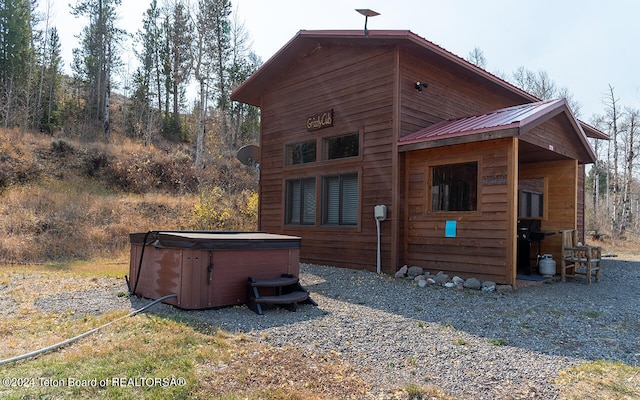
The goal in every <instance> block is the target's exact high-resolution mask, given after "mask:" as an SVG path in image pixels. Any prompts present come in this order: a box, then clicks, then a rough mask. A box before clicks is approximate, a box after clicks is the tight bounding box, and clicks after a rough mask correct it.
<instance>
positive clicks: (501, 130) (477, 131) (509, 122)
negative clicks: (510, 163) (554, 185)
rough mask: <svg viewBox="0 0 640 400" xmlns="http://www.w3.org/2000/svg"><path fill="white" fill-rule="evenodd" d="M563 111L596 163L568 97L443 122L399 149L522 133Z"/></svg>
mask: <svg viewBox="0 0 640 400" xmlns="http://www.w3.org/2000/svg"><path fill="white" fill-rule="evenodd" d="M562 113H564V114H565V115H566V117H567V119H568V121H569V122H570V124H571V126H572V127H573V129H572V131H573V134H575V136H576V137H577V139H578V140H579V142H580V143H581V144H582V148H583V151H585V152H586V159H585V160H582V161H590V162H593V161H594V160H595V154H594V152H593V149H592V148H591V145H590V144H589V141H588V140H587V135H586V134H585V132H584V130H583V129H582V126H581V124H580V122H579V121H578V120H577V119H576V118H575V117H574V116H573V114H572V113H571V111H570V110H569V107H568V105H567V101H566V100H565V99H558V100H547V101H538V102H535V103H527V104H522V105H519V106H513V107H508V108H502V109H499V110H495V111H491V112H488V113H485V114H479V115H471V116H467V117H463V118H456V119H450V120H445V121H441V122H438V123H436V124H433V125H431V126H428V127H426V128H424V129H421V130H419V131H417V132H415V133H412V134H409V135H406V136H403V137H401V138H400V139H399V140H398V148H399V150H401V151H409V150H416V149H420V148H424V147H437V146H439V145H443V146H444V145H449V144H455V143H468V142H475V141H481V140H488V139H496V138H501V137H512V136H520V135H524V134H526V132H528V131H529V130H530V129H532V128H534V127H536V126H538V125H540V124H541V123H543V122H545V121H548V120H549V119H551V118H553V117H555V116H557V115H559V114H562ZM583 154H585V153H583Z"/></svg>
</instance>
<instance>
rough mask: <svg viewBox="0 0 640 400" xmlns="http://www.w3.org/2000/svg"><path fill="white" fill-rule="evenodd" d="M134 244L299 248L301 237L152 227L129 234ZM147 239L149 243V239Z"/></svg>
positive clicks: (194, 246) (181, 247)
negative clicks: (151, 229) (165, 229)
mask: <svg viewBox="0 0 640 400" xmlns="http://www.w3.org/2000/svg"><path fill="white" fill-rule="evenodd" d="M129 239H130V241H131V244H148V245H149V244H151V245H153V246H154V247H156V248H177V249H198V250H216V249H224V250H235V249H237V250H253V249H281V248H299V247H300V241H301V238H300V237H297V236H286V235H277V234H273V233H264V232H218V231H150V232H146V233H131V234H129ZM145 242H146V243H145Z"/></svg>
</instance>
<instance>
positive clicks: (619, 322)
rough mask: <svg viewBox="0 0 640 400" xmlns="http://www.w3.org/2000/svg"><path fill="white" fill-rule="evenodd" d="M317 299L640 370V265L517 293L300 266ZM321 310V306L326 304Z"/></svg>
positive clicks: (610, 263)
mask: <svg viewBox="0 0 640 400" xmlns="http://www.w3.org/2000/svg"><path fill="white" fill-rule="evenodd" d="M301 275H302V279H303V281H304V280H305V278H306V277H305V275H311V276H313V282H314V283H312V284H311V285H309V286H307V289H308V290H310V291H311V292H312V293H320V294H322V295H323V296H327V297H329V298H331V299H335V300H339V301H343V302H348V303H351V304H353V305H354V306H364V307H370V308H374V309H378V310H381V311H384V312H387V313H391V314H396V315H400V316H403V317H406V318H410V319H413V320H415V321H416V322H417V323H419V321H422V322H426V323H434V324H439V325H442V326H445V327H453V328H455V329H457V330H460V331H464V332H467V333H469V334H471V335H475V336H479V337H482V338H485V339H487V340H489V341H491V342H492V343H495V344H496V345H507V346H512V347H518V348H523V349H528V350H532V351H535V352H540V353H542V354H548V355H554V356H566V357H571V358H580V359H586V360H594V359H604V360H615V361H620V362H623V363H625V364H628V365H639V364H640V333H639V332H640V291H639V290H638V284H639V282H640V262H629V261H624V260H618V259H609V260H606V261H604V262H603V269H602V280H601V282H599V283H592V284H591V285H588V286H587V285H586V283H585V280H584V278H582V279H580V278H576V279H574V280H570V279H568V280H567V282H566V283H562V282H554V283H546V284H540V285H534V286H526V287H523V288H518V289H517V290H516V291H514V292H512V293H508V294H504V295H500V294H497V293H484V292H481V291H476V290H469V289H465V290H462V291H459V290H455V289H447V288H444V287H435V286H428V287H426V288H419V287H418V286H417V285H415V284H414V283H413V282H411V281H409V280H404V279H395V278H392V277H389V276H386V275H378V274H375V273H372V272H368V271H355V270H338V271H336V269H335V268H333V267H319V266H303V268H302V269H301ZM321 305H322V304H321Z"/></svg>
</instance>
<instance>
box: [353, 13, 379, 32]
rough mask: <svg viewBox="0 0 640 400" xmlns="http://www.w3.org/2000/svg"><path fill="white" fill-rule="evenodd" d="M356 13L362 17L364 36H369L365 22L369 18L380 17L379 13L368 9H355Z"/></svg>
mask: <svg viewBox="0 0 640 400" xmlns="http://www.w3.org/2000/svg"><path fill="white" fill-rule="evenodd" d="M356 11H357V12H359V13H360V14H362V15H364V35H365V36H369V31H368V30H367V20H368V19H369V17H375V16H376V15H380V13H379V12H375V11H373V10H370V9H368V8H356Z"/></svg>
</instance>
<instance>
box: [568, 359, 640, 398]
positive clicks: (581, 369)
mask: <svg viewBox="0 0 640 400" xmlns="http://www.w3.org/2000/svg"><path fill="white" fill-rule="evenodd" d="M558 383H559V384H561V385H564V386H565V390H564V391H563V396H562V398H563V399H571V400H599V399H617V400H632V399H638V398H640V368H639V367H632V366H629V365H625V364H622V363H619V362H606V361H593V362H587V363H584V364H581V365H579V366H577V367H574V368H571V369H569V370H567V371H563V372H562V373H561V376H560V379H559V380H558Z"/></svg>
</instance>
